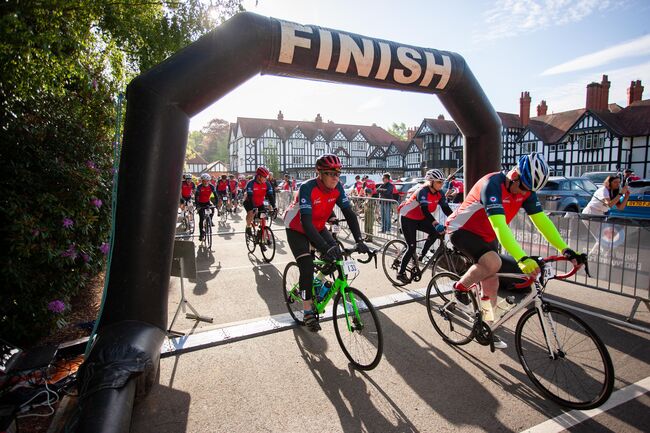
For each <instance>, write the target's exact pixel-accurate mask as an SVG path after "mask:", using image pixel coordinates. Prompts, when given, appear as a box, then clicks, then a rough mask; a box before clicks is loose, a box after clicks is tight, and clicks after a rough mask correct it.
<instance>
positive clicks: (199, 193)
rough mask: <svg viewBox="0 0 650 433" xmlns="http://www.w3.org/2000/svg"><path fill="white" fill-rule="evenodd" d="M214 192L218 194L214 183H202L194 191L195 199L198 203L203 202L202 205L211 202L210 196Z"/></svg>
mask: <svg viewBox="0 0 650 433" xmlns="http://www.w3.org/2000/svg"><path fill="white" fill-rule="evenodd" d="M212 194H216V191H215V189H214V185H212V184H209V183H208V184H207V185H203V184H200V185H199V186H197V187H196V192H195V193H194V201H195V202H196V204H202V205H206V204H209V203H210V196H211V195H212Z"/></svg>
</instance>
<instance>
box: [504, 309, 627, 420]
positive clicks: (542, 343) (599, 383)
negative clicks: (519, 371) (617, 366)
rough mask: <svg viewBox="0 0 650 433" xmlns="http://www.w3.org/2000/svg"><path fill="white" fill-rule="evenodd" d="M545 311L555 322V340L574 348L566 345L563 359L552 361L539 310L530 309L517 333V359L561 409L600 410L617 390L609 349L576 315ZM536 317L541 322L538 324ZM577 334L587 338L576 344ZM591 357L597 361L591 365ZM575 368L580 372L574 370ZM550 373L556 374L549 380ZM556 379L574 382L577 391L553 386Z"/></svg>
mask: <svg viewBox="0 0 650 433" xmlns="http://www.w3.org/2000/svg"><path fill="white" fill-rule="evenodd" d="M543 308H544V310H545V313H547V314H550V315H551V320H552V322H554V325H555V334H554V335H555V337H556V338H555V340H556V339H557V338H567V340H566V341H565V342H564V343H565V344H566V343H569V341H570V340H571V347H568V345H562V347H563V349H564V351H560V350H558V351H557V352H558V355H559V356H558V357H557V358H555V359H553V358H552V357H550V356H549V354H548V349H547V344H546V339H545V336H544V329H543V328H542V325H541V318H540V316H539V314H538V311H537V309H536V308H531V309H529V310H528V311H526V312H525V313H524V314H523V315H522V316H521V318H520V319H519V321H518V322H517V328H516V330H515V346H516V347H517V355H518V356H519V362H520V363H521V365H522V367H523V369H524V371H525V372H526V375H527V376H528V378H529V379H530V380H531V381H532V382H533V384H534V385H535V386H536V387H537V389H539V390H540V391H541V393H542V394H543V395H544V396H545V397H548V398H549V399H550V400H552V401H554V402H555V403H557V404H559V405H560V406H564V407H568V408H571V409H579V410H586V409H593V408H595V407H598V406H600V405H601V404H603V403H604V402H605V401H607V399H608V398H609V396H610V395H611V394H612V390H613V389H614V366H613V364H612V359H611V358H610V356H609V352H608V351H607V347H606V346H605V345H604V344H603V342H602V340H601V339H600V337H598V335H597V334H596V333H595V332H594V331H593V329H591V328H590V327H589V325H587V323H585V322H584V321H583V320H582V319H581V318H579V317H578V316H576V315H575V314H573V313H571V312H569V311H567V310H565V309H564V308H560V307H556V306H554V305H549V304H546V305H544V306H543ZM534 317H536V318H537V319H538V320H534V319H533V318H534ZM531 319H533V320H531ZM544 320H548V319H544ZM560 327H563V328H564V329H559V328H560ZM524 328H526V329H524ZM576 334H581V335H582V336H583V338H582V340H581V341H577V342H576V341H575V340H576V338H577V336H576ZM582 343H585V344H582ZM590 346H593V347H590ZM569 350H570V351H569ZM589 353H593V354H594V358H593V360H592V362H590V363H589V364H587V360H586V359H587V356H588V354H589ZM538 365H540V366H541V365H543V366H542V368H541V371H537V366H538ZM572 366H577V367H578V368H577V369H576V368H573V369H571V367H572ZM563 367H566V368H567V371H564V373H563V374H562V373H560V374H557V372H558V369H559V368H563ZM550 373H553V374H552V375H551V376H550V379H549V378H548V377H547V376H548V375H549V374H550ZM543 375H544V376H543ZM553 379H554V380H556V381H560V380H567V381H572V382H574V383H575V385H576V386H575V387H576V388H577V389H576V390H571V391H567V390H566V389H564V388H563V386H562V385H560V384H558V383H554V382H552V380H553ZM590 385H593V386H590ZM568 386H569V384H567V387H568ZM587 388H590V389H589V390H587ZM562 394H563V395H562Z"/></svg>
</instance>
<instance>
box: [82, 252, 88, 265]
mask: <svg viewBox="0 0 650 433" xmlns="http://www.w3.org/2000/svg"><path fill="white" fill-rule="evenodd" d="M81 258H82V259H83V261H84V263H88V262H89V261H90V256H89V255H88V254H86V253H81Z"/></svg>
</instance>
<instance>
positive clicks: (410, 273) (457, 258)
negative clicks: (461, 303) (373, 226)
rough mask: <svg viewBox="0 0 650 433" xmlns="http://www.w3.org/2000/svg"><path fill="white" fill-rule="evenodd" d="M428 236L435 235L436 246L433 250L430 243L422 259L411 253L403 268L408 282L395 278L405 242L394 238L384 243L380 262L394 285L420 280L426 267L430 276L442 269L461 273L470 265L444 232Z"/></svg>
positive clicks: (399, 285) (442, 270)
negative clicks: (452, 245)
mask: <svg viewBox="0 0 650 433" xmlns="http://www.w3.org/2000/svg"><path fill="white" fill-rule="evenodd" d="M430 236H434V237H437V239H438V247H437V248H436V249H435V250H434V246H433V245H432V246H431V248H430V249H429V251H428V253H427V255H426V256H425V257H424V258H423V260H422V261H420V259H419V258H418V253H417V252H416V253H415V254H413V257H412V258H411V260H410V262H409V264H408V265H406V270H405V274H406V276H407V277H408V282H403V281H400V280H398V279H397V273H398V272H399V269H400V266H401V265H402V260H403V259H404V255H405V254H406V250H407V249H408V246H407V244H406V242H405V241H403V240H401V239H394V240H392V241H390V242H388V243H386V245H384V249H383V251H382V253H381V264H382V267H383V268H384V274H386V278H388V280H389V281H390V282H391V283H392V284H393V285H394V286H396V287H402V286H405V285H407V284H409V283H411V282H413V281H415V282H418V281H420V280H421V279H422V276H423V275H424V273H425V272H426V270H427V269H428V268H431V272H432V276H433V275H435V274H437V273H440V272H444V271H448V272H453V273H455V274H460V275H462V274H464V273H465V271H466V270H467V269H469V267H470V266H471V265H472V261H471V260H470V259H469V258H468V257H467V256H465V255H464V254H463V253H461V252H460V251H458V250H457V249H455V248H453V247H450V246H449V245H448V243H447V241H446V239H445V235H444V233H442V234H432V235H430ZM426 240H427V239H421V240H419V241H417V243H418V244H419V243H423V242H425V241H426ZM434 245H435V243H434Z"/></svg>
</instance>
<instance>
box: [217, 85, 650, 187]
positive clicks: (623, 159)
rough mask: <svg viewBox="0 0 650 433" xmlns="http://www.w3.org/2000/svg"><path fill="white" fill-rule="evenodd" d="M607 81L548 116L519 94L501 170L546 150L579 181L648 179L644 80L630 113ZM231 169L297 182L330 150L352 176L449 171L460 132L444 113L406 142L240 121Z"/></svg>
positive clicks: (367, 129) (372, 132)
mask: <svg viewBox="0 0 650 433" xmlns="http://www.w3.org/2000/svg"><path fill="white" fill-rule="evenodd" d="M609 87H610V83H609V81H608V80H607V76H606V75H603V78H602V81H601V82H600V83H591V84H589V85H588V86H587V95H586V104H585V108H580V109H575V110H569V111H564V112H560V113H552V114H548V106H547V105H546V101H541V102H540V103H539V104H538V105H537V116H536V117H532V118H531V117H530V106H531V97H530V94H529V93H528V92H522V94H521V98H520V100H519V103H520V105H519V108H520V109H519V114H518V115H517V114H513V113H502V112H497V114H498V116H499V118H500V119H501V124H502V129H501V137H502V143H503V149H502V167H503V169H509V168H510V167H512V166H513V165H515V164H516V162H517V160H518V159H519V157H520V156H521V155H523V154H526V153H530V152H533V151H536V152H542V153H543V154H544V156H545V157H546V159H547V160H548V161H549V164H550V166H551V170H552V174H553V175H564V176H580V175H581V174H582V173H585V172H588V171H618V170H622V169H625V168H628V167H629V168H632V169H633V170H635V172H636V174H637V175H638V176H641V177H644V178H648V177H650V100H645V101H644V100H643V98H642V96H643V86H642V85H641V81H633V82H632V83H631V85H630V88H629V89H628V103H627V106H626V107H625V108H623V107H621V106H619V105H617V104H609V102H608V99H609ZM229 143H230V144H229V149H230V161H231V165H230V166H231V170H232V171H234V172H238V173H246V174H251V173H252V172H253V171H254V170H255V168H256V167H257V166H258V165H261V164H265V165H269V166H272V167H276V169H277V170H279V171H280V172H283V173H284V172H288V173H291V174H292V175H294V176H296V177H298V178H307V177H311V176H312V175H313V166H314V163H315V160H316V157H317V156H318V155H321V154H323V153H325V152H332V153H335V154H337V155H339V157H340V158H341V159H342V161H343V164H344V165H345V167H346V171H347V172H352V173H368V174H380V173H382V172H384V171H389V172H391V174H392V175H393V177H394V178H397V177H401V176H409V177H417V176H421V175H422V174H423V171H424V170H425V169H426V168H438V169H441V170H443V172H445V173H447V174H449V173H451V172H453V171H455V170H456V169H457V168H459V167H460V166H461V165H462V164H463V143H464V139H463V135H462V134H461V133H460V131H459V129H458V128H457V126H456V124H455V123H454V122H453V121H451V120H445V118H444V116H442V115H440V116H438V118H437V119H429V118H425V119H424V120H423V121H422V123H421V124H420V126H419V127H418V128H412V129H409V130H408V139H407V140H405V141H402V140H396V139H395V138H394V137H393V136H392V135H391V134H389V133H388V132H387V131H385V130H384V129H382V128H380V127H378V126H376V125H372V126H359V125H344V124H336V123H333V122H323V120H322V119H321V117H320V115H318V116H317V117H316V119H315V121H314V122H304V121H289V120H284V119H283V116H282V113H281V112H280V113H279V114H278V119H277V120H268V119H251V118H241V117H240V118H238V119H237V123H233V124H231V130H230V142H229Z"/></svg>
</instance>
